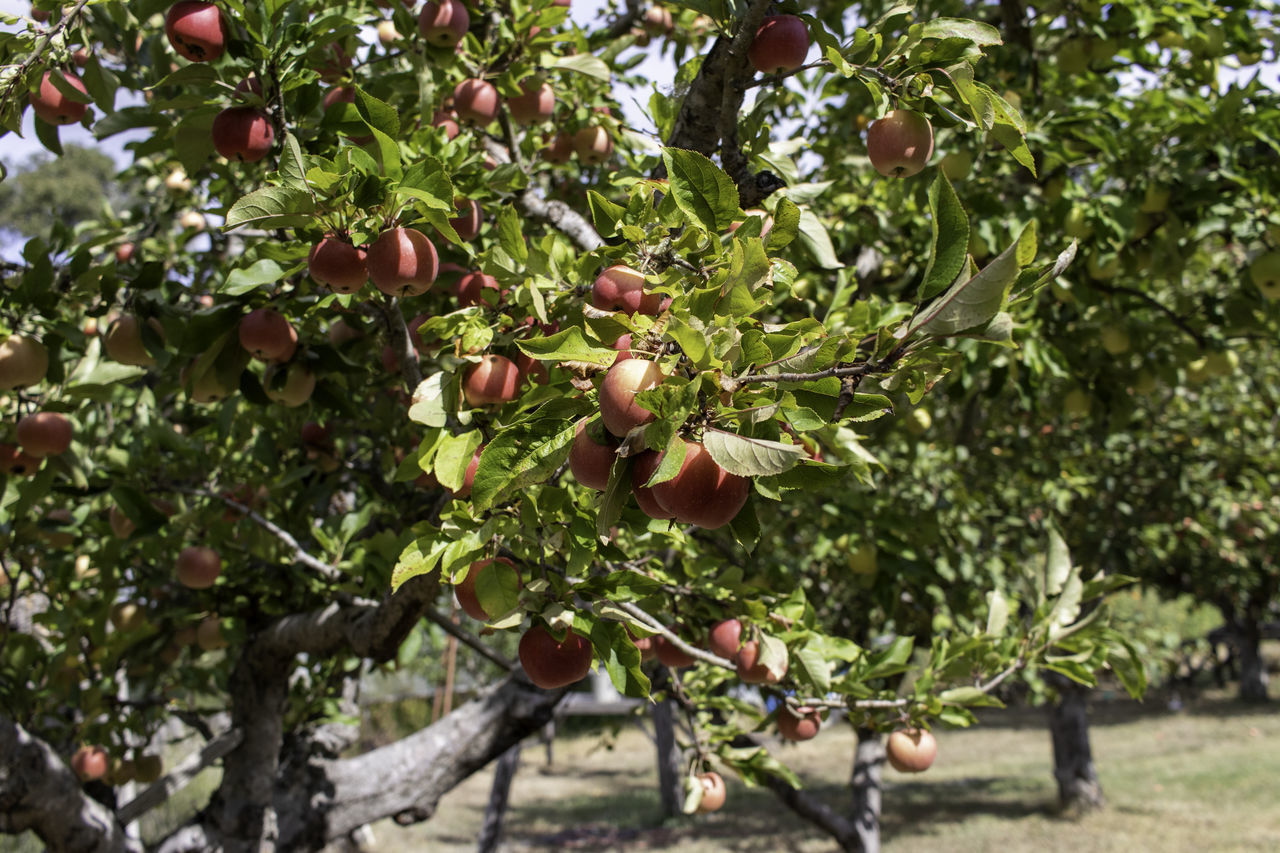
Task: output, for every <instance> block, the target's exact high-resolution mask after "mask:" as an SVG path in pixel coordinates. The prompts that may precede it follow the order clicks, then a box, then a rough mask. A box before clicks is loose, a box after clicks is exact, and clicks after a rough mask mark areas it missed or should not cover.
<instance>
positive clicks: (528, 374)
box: [515, 353, 551, 385]
mask: <svg viewBox="0 0 1280 853" xmlns="http://www.w3.org/2000/svg"><path fill="white" fill-rule="evenodd" d="M515 362H516V369H517V370H519V371H520V380H521V381H522V382H532V383H534V384H537V385H546V384H547V383H548V382H550V381H551V374H550V372H548V371H547V366H546V365H545V364H543V363H542V362H540V361H538V360H537V359H536V358H534V357H533V356H531V355H525V354H524V353H520V354H519V355H517V356H516V357H515Z"/></svg>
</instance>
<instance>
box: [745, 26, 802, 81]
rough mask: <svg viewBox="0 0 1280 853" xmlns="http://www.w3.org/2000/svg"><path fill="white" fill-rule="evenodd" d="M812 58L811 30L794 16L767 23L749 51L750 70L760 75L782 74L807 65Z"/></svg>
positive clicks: (753, 40) (757, 33) (759, 31)
mask: <svg viewBox="0 0 1280 853" xmlns="http://www.w3.org/2000/svg"><path fill="white" fill-rule="evenodd" d="M808 54H809V28H808V27H806V26H805V25H804V21H802V20H801V19H800V18H797V17H796V16H795V15H770V16H769V17H767V18H765V19H764V22H763V23H762V24H761V25H760V29H758V30H756V36H755V38H754V39H752V41H751V47H750V48H749V49H748V50H747V59H748V60H750V62H751V67H753V68H755V70H757V71H759V72H760V73H761V74H782V73H783V72H786V71H794V70H795V69H797V68H799V67H800V66H801V65H804V59H805V57H806V56H807V55H808Z"/></svg>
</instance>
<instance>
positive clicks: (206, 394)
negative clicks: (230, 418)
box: [182, 362, 235, 403]
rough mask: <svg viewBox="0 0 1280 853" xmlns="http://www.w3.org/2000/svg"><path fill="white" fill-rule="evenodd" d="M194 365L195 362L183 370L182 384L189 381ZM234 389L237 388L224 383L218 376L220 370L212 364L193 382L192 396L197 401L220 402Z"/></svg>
mask: <svg viewBox="0 0 1280 853" xmlns="http://www.w3.org/2000/svg"><path fill="white" fill-rule="evenodd" d="M194 365H195V362H192V363H191V365H190V366H188V367H187V368H186V369H185V370H183V371H182V384H184V385H185V384H186V383H187V378H188V377H189V375H190V373H191V368H192V367H193V366H194ZM233 390H235V389H233V388H228V387H227V386H226V385H223V384H222V380H221V379H219V378H218V371H217V370H215V369H214V368H213V366H212V365H211V366H210V367H209V369H208V370H206V371H205V372H204V373H202V374H200V376H199V377H198V378H197V379H196V380H195V381H194V382H193V383H192V384H191V391H190V396H191V399H192V400H193V401H195V402H197V403H219V402H221V401H223V400H225V399H227V398H228V397H230V396H231V392H232V391H233Z"/></svg>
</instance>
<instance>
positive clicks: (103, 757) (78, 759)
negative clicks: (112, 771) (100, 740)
mask: <svg viewBox="0 0 1280 853" xmlns="http://www.w3.org/2000/svg"><path fill="white" fill-rule="evenodd" d="M109 764H110V761H109V759H108V758H107V751H106V750H105V749H103V748H102V747H100V746H82V747H80V748H79V749H77V750H76V752H75V755H73V756H71V769H72V771H73V772H75V774H76V775H77V776H79V777H80V781H82V782H92V781H93V780H94V779H101V778H102V777H103V776H106V775H107V767H108V765H109Z"/></svg>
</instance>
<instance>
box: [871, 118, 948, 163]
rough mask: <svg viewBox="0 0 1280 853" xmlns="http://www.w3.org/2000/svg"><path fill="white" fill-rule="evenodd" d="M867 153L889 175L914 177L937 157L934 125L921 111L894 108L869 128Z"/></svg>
mask: <svg viewBox="0 0 1280 853" xmlns="http://www.w3.org/2000/svg"><path fill="white" fill-rule="evenodd" d="M867 156H868V157H870V158H871V165H872V166H874V167H875V169H876V171H877V172H879V173H880V174H882V175H884V176H885V177H890V178H907V177H910V176H911V175H914V174H916V173H917V172H919V171H920V170H921V169H923V168H924V167H925V166H926V165H927V164H928V162H929V158H930V157H932V156H933V125H931V124H929V120H928V119H927V118H925V117H924V116H923V115H921V114H920V113H917V112H913V111H912V110H893V111H891V112H889V113H888V114H886V115H885V117H884V118H882V119H880V120H879V121H877V122H875V123H873V124H872V125H871V127H870V128H868V129H867Z"/></svg>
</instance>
